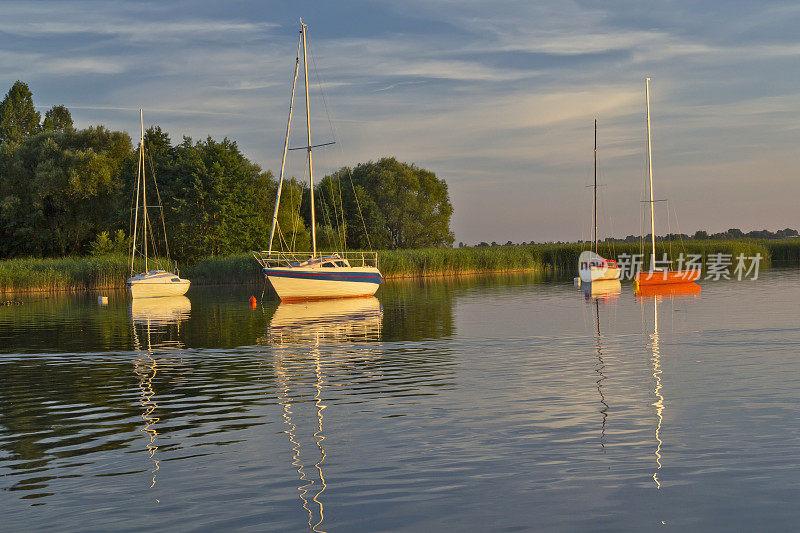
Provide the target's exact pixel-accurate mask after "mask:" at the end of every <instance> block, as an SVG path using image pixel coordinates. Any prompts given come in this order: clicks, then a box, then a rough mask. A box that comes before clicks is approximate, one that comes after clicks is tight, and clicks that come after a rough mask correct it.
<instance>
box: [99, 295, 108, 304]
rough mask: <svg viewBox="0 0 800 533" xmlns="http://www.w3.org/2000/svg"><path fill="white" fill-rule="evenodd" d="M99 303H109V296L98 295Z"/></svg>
mask: <svg viewBox="0 0 800 533" xmlns="http://www.w3.org/2000/svg"><path fill="white" fill-rule="evenodd" d="M97 305H108V296H98V297H97Z"/></svg>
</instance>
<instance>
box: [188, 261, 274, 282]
mask: <svg viewBox="0 0 800 533" xmlns="http://www.w3.org/2000/svg"><path fill="white" fill-rule="evenodd" d="M181 273H182V274H183V275H184V276H185V277H186V278H188V279H190V280H192V283H194V284H197V285H224V284H234V285H237V284H238V285H241V284H248V283H261V282H263V281H264V275H263V274H262V273H261V265H259V264H258V262H257V261H256V260H255V259H254V258H253V256H252V255H250V254H249V253H247V254H236V255H226V256H217V257H206V258H205V259H201V260H200V261H198V262H197V263H195V264H194V265H191V266H187V267H185V268H184V269H183V270H182V272H181Z"/></svg>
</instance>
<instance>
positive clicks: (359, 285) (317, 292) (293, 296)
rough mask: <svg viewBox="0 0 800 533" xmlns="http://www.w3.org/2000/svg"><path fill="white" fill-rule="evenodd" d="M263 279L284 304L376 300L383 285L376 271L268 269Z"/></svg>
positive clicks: (373, 269)
mask: <svg viewBox="0 0 800 533" xmlns="http://www.w3.org/2000/svg"><path fill="white" fill-rule="evenodd" d="M263 270H264V276H266V278H267V279H268V280H269V282H270V284H271V285H272V288H273V289H275V292H276V293H277V294H278V297H279V298H280V299H281V301H292V300H322V299H327V298H355V297H359V296H373V295H374V294H375V291H377V290H378V287H380V284H381V282H382V281H383V276H381V273H380V271H379V270H378V269H377V268H375V267H346V268H335V269H331V270H327V269H322V268H303V267H291V268H289V267H280V268H278V267H276V268H265V269H263Z"/></svg>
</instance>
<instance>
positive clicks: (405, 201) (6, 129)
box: [0, 81, 454, 261]
mask: <svg viewBox="0 0 800 533" xmlns="http://www.w3.org/2000/svg"><path fill="white" fill-rule="evenodd" d="M138 141H139V139H136V140H135V143H133V142H132V140H131V138H130V136H129V135H128V134H127V133H125V132H120V131H112V130H110V129H108V128H106V127H104V126H91V127H89V128H85V129H76V128H75V127H74V124H73V121H72V117H71V114H70V112H69V110H68V109H67V108H66V107H65V106H61V105H59V106H54V107H52V108H51V109H50V110H48V111H47V112H46V113H45V116H44V119H42V117H41V114H40V113H39V112H38V111H37V110H36V107H35V106H34V103H33V95H32V93H31V91H30V89H29V88H28V86H27V85H26V84H25V83H23V82H21V81H17V82H16V83H14V85H13V86H12V87H11V89H10V90H9V91H8V93H7V94H6V95H5V98H4V99H3V100H2V102H0V258H10V257H21V256H37V257H50V256H60V255H72V254H85V253H90V252H92V251H95V252H110V251H124V250H125V249H127V248H128V242H129V238H130V235H131V226H132V220H131V219H132V212H133V205H132V199H133V195H134V190H133V188H134V186H135V183H136V173H137V161H138V153H137V150H138ZM145 146H146V153H147V157H146V163H145V171H146V174H147V175H148V176H153V175H154V176H155V177H156V180H157V187H158V188H157V190H156V189H155V187H153V189H152V190H153V193H154V194H155V195H156V196H155V197H156V198H160V200H161V201H162V203H163V209H162V210H158V209H156V210H155V211H154V212H153V211H151V213H150V216H151V217H153V218H154V220H155V219H158V222H159V224H160V218H161V217H162V215H163V219H164V223H165V226H166V236H167V242H169V245H170V253H171V255H172V257H173V258H174V259H177V260H180V261H194V260H197V259H199V258H200V257H204V256H216V255H226V254H232V253H239V252H244V251H248V250H252V249H266V247H267V246H268V244H269V243H268V241H269V233H270V225H271V223H272V215H273V208H274V202H275V195H276V192H277V180H276V179H275V177H274V176H273V174H272V172H271V171H269V170H263V169H261V168H260V167H259V166H258V165H257V164H255V163H253V162H251V161H249V160H248V159H247V158H246V157H245V156H244V155H243V154H242V153H241V151H240V150H239V148H238V146H237V145H236V142H234V141H231V140H229V139H227V138H225V139H223V140H222V141H217V140H214V139H213V138H211V137H210V136H209V137H207V138H206V139H204V140H193V139H191V138H189V137H183V139H182V140H181V141H180V142H177V143H174V142H173V141H172V140H171V139H170V137H169V135H167V133H166V132H164V131H162V130H161V128H160V127H158V126H154V127H151V128H149V129H148V130H147V132H146V133H145ZM153 185H154V183H153V182H150V181H148V191H150V190H151V189H150V187H151V186H153ZM310 196H311V195H310V190H309V187H308V184H307V183H305V182H303V181H301V180H298V179H296V178H290V179H288V180H286V181H285V183H284V185H283V192H282V195H281V203H280V209H279V212H278V227H279V231H278V232H276V233H277V235H276V238H275V243H274V246H273V247H274V248H276V249H281V248H282V247H283V248H293V249H295V250H298V251H303V250H310V249H311V241H310V227H311V217H310V211H309V205H310ZM151 197H152V196H151ZM148 203H149V204H151V205H154V204H153V203H152V202H151V201H150V200H148ZM315 205H316V210H315V211H316V214H317V216H316V222H317V228H316V229H317V244H318V249H321V250H340V249H342V248H345V247H347V248H354V249H366V248H370V247H371V248H372V249H389V248H417V247H438V246H451V245H452V243H453V240H454V236H453V232H452V231H451V229H450V218H451V216H452V213H453V206H452V204H451V202H450V197H449V193H448V189H447V183H446V182H445V181H444V180H443V179H440V178H437V177H436V175H435V174H434V173H433V172H430V171H428V170H425V169H422V168H419V167H417V166H416V165H414V164H408V163H403V162H400V161H397V160H396V159H395V158H391V157H385V158H382V159H380V160H378V161H375V162H372V161H370V162H367V163H361V164H358V165H356V166H354V167H353V168H349V167H345V168H342V169H340V170H339V171H337V172H334V173H333V174H331V175H329V176H325V177H324V178H323V179H322V180H320V182H319V183H318V184H317V185H316V186H315ZM365 228H366V232H365Z"/></svg>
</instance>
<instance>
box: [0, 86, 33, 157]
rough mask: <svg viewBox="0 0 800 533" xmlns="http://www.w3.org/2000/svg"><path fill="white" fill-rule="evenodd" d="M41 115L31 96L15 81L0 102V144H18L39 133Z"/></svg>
mask: <svg viewBox="0 0 800 533" xmlns="http://www.w3.org/2000/svg"><path fill="white" fill-rule="evenodd" d="M40 119H41V115H40V114H39V112H38V111H36V108H35V107H34V106H33V94H31V90H30V89H29V88H28V85H27V84H26V83H23V82H21V81H19V80H17V82H16V83H14V85H12V86H11V89H9V91H8V93H6V96H5V98H3V101H2V102H0V144H13V145H16V144H19V143H20V142H22V140H23V139H24V138H25V137H28V136H29V135H33V134H34V133H36V132H38V131H39V121H40Z"/></svg>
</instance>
